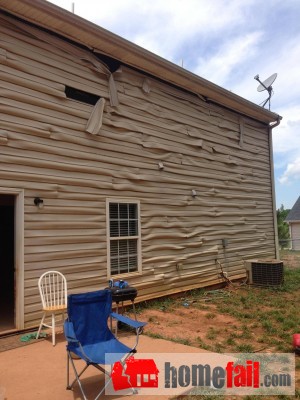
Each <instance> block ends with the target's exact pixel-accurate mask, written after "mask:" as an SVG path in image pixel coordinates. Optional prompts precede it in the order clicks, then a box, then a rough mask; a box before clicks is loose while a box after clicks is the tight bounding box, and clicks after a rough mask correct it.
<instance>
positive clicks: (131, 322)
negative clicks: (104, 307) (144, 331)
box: [110, 312, 147, 329]
mask: <svg viewBox="0 0 300 400" xmlns="http://www.w3.org/2000/svg"><path fill="white" fill-rule="evenodd" d="M110 316H111V317H113V318H115V319H117V320H118V321H121V322H123V323H124V324H127V325H129V326H132V327H133V328H135V329H138V328H142V327H143V326H145V325H147V322H140V321H135V320H134V319H131V318H128V317H124V315H121V314H117V313H114V312H112V313H110Z"/></svg>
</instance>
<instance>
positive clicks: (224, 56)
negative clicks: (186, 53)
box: [195, 32, 262, 86]
mask: <svg viewBox="0 0 300 400" xmlns="http://www.w3.org/2000/svg"><path fill="white" fill-rule="evenodd" d="M261 36H262V32H252V33H249V34H241V35H240V36H237V37H236V38H234V39H232V38H230V39H229V40H228V41H226V42H225V44H223V45H222V46H221V47H220V49H219V50H218V52H216V53H215V54H214V55H212V56H211V55H208V56H207V57H206V58H202V57H200V58H199V59H198V65H197V67H196V70H195V72H196V73H197V74H198V75H200V76H202V77H204V78H206V79H209V80H211V81H212V82H214V83H217V84H218V85H221V86H224V85H225V83H226V82H227V80H228V79H229V78H231V80H232V78H233V77H232V70H233V69H234V68H237V67H238V66H239V65H242V64H244V63H247V62H249V60H251V58H253V57H254V56H255V55H256V53H257V46H258V44H259V42H260V39H261Z"/></svg>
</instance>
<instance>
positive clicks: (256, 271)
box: [251, 262, 284, 286]
mask: <svg viewBox="0 0 300 400" xmlns="http://www.w3.org/2000/svg"><path fill="white" fill-rule="evenodd" d="M251 269H252V283H253V284H254V285H264V286H278V285H282V284H283V280H284V274H283V262H278V263H264V262H252V265H251Z"/></svg>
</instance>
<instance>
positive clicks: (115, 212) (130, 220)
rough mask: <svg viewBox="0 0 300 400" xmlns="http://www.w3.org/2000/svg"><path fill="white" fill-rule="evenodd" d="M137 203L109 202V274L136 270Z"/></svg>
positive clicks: (137, 239) (137, 238)
mask: <svg viewBox="0 0 300 400" xmlns="http://www.w3.org/2000/svg"><path fill="white" fill-rule="evenodd" d="M138 222H139V220H138V204H137V203H116V202H110V203H109V235H110V274H111V275H117V274H124V273H129V272H135V271H137V270H138V260H139V257H138V241H139V224H138Z"/></svg>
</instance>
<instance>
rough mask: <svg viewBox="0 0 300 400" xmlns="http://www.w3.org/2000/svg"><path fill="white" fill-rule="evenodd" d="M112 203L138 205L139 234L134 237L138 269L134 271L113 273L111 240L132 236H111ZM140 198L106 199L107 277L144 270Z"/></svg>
mask: <svg viewBox="0 0 300 400" xmlns="http://www.w3.org/2000/svg"><path fill="white" fill-rule="evenodd" d="M111 203H117V204H121V203H126V204H135V205H136V206H137V229H138V235H134V236H133V237H134V238H136V240H137V264H138V265H137V270H136V271H132V272H129V271H128V272H124V273H118V274H112V273H111V257H110V243H111V240H122V239H124V240H126V239H129V238H130V236H110V214H109V205H110V204H111ZM140 210H141V208H140V200H137V199H125V198H122V199H120V198H107V199H106V240H107V246H106V247H107V278H108V279H110V278H113V279H115V278H116V279H117V278H118V277H122V278H124V277H125V276H130V275H136V274H140V273H141V272H142V244H141V243H142V240H141V213H140Z"/></svg>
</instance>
